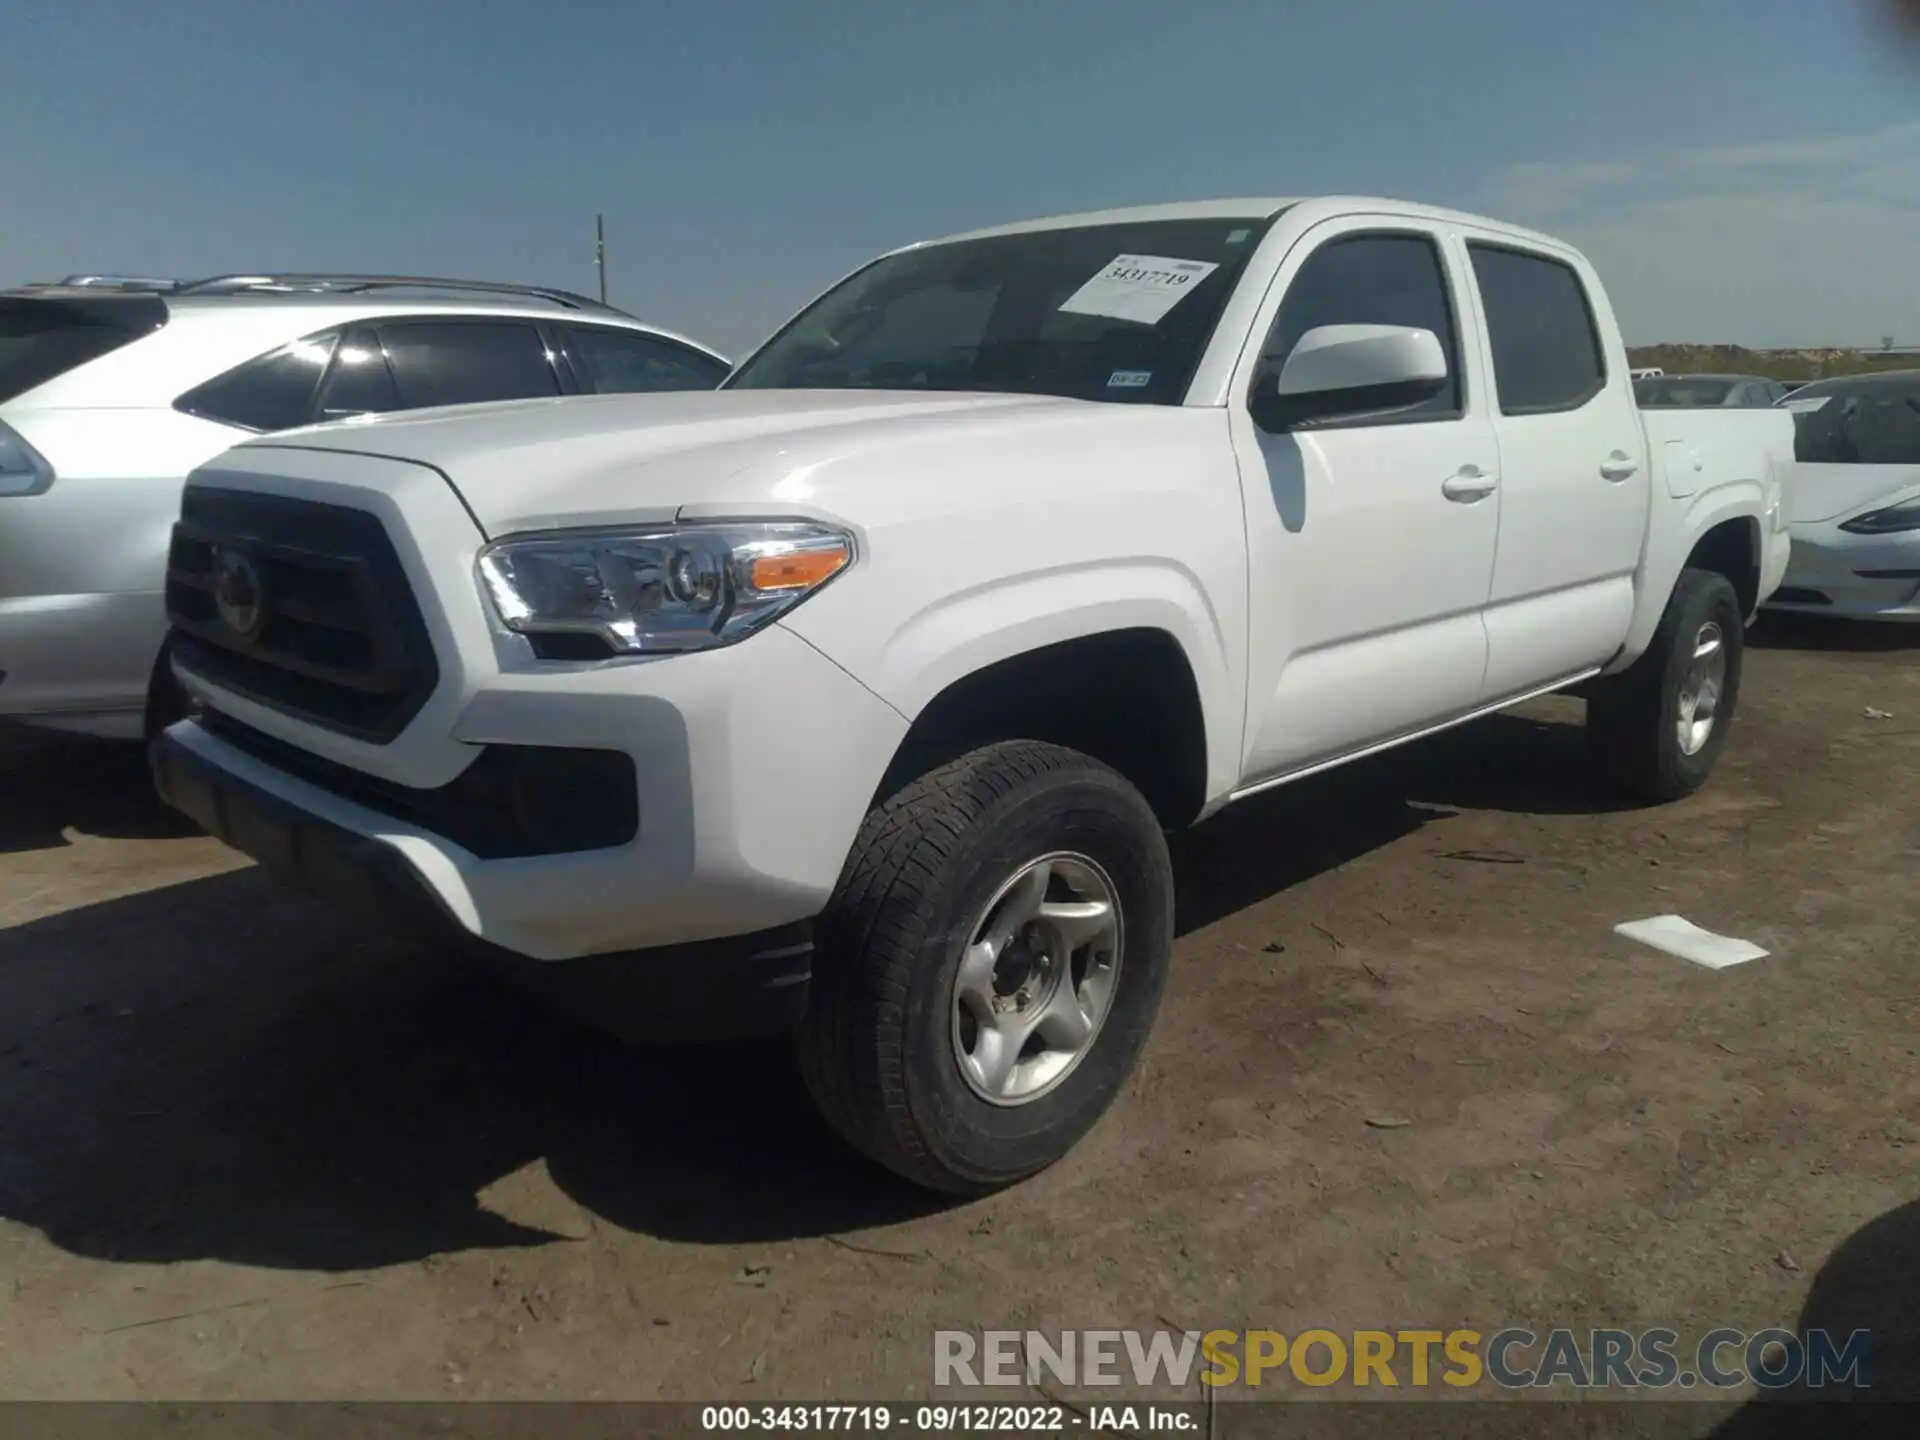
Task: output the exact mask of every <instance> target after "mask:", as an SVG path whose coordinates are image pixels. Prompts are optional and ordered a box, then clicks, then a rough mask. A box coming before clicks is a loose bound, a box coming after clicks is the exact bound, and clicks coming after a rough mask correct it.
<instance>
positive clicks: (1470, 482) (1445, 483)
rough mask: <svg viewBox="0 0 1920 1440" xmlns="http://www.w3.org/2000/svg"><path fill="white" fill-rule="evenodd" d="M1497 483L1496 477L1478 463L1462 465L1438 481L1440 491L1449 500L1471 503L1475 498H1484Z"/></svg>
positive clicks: (1463, 503) (1464, 503)
mask: <svg viewBox="0 0 1920 1440" xmlns="http://www.w3.org/2000/svg"><path fill="white" fill-rule="evenodd" d="M1499 484H1500V482H1499V481H1498V480H1497V479H1495V478H1494V477H1493V476H1491V475H1489V474H1487V472H1486V471H1484V470H1482V469H1481V468H1480V467H1479V466H1478V465H1462V466H1461V467H1460V468H1459V469H1458V470H1456V471H1454V472H1453V474H1451V475H1449V476H1448V477H1447V478H1446V479H1444V480H1442V481H1441V482H1440V493H1441V494H1442V495H1444V496H1446V497H1447V499H1449V500H1457V501H1459V502H1460V503H1461V504H1462V505H1471V504H1473V503H1474V502H1475V501H1476V500H1484V499H1486V498H1487V496H1489V495H1491V494H1492V493H1493V492H1494V490H1495V489H1496V488H1497V487H1498V486H1499Z"/></svg>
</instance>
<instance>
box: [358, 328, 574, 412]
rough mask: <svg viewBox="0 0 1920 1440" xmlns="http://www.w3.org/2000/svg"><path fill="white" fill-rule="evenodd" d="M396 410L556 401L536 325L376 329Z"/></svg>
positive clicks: (551, 370)
mask: <svg viewBox="0 0 1920 1440" xmlns="http://www.w3.org/2000/svg"><path fill="white" fill-rule="evenodd" d="M378 333H379V337H380V343H381V346H382V348H384V350H385V351H386V358H387V363H388V364H389V365H390V366H391V367H392V374H393V382H394V386H395V388H396V389H397V390H398V392H399V398H400V408H402V409H405V410H413V409H418V408H420V407H422V406H428V405H469V404H475V403H478V402H481V401H487V400H525V399H530V398H532V397H534V396H539V395H558V394H559V393H560V382H559V378H558V377H557V376H556V375H555V373H554V368H553V361H552V360H551V359H549V358H548V355H547V344H546V339H545V337H544V336H542V335H541V333H540V329H539V327H538V326H536V325H532V324H528V323H526V322H521V321H509V320H498V321H495V320H485V321H476V320H459V321H439V320H408V321H403V322H401V323H398V324H385V325H381V326H379V327H378Z"/></svg>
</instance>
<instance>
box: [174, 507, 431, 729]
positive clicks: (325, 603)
mask: <svg viewBox="0 0 1920 1440" xmlns="http://www.w3.org/2000/svg"><path fill="white" fill-rule="evenodd" d="M222 547H224V548H232V549H237V550H239V551H241V552H243V553H245V554H246V555H247V556H248V557H249V558H252V559H254V560H255V561H256V562H257V563H259V564H260V565H262V566H264V567H266V568H267V570H268V571H269V572H273V573H270V575H269V585H268V600H267V605H268V609H269V612H270V616H269V619H268V621H267V623H266V625H265V626H264V628H263V629H262V630H261V631H260V632H259V633H258V634H257V635H255V636H253V637H251V638H249V637H247V636H243V635H241V634H239V633H238V632H236V631H234V630H232V629H230V628H228V627H227V626H226V625H225V624H224V623H222V621H221V620H220V618H219V615H218V611H217V608H216V606H215V605H214V603H213V595H212V588H211V587H212V572H211V566H212V558H211V557H212V552H213V551H214V549H216V548H222ZM276 587H277V588H278V589H279V591H281V592H282V593H281V594H280V595H279V596H278V598H276V593H275V592H276ZM166 597H167V618H168V620H169V622H170V623H171V624H172V626H173V646H174V655H175V658H176V659H177V660H178V662H179V663H180V664H181V665H182V666H183V667H184V668H185V669H187V670H189V671H191V672H193V673H195V674H198V675H202V676H204V677H205V678H206V679H208V680H210V681H211V682H213V683H214V684H216V685H218V686H220V687H221V688H222V689H226V690H231V691H233V692H234V693H235V694H238V695H242V696H245V697H246V698H247V699H249V700H252V701H254V702H256V703H257V704H261V705H266V706H268V707H270V708H272V709H275V710H279V711H281V712H282V713H285V714H288V715H291V716H293V717H295V718H297V719H300V720H303V721H306V722H308V723H311V724H314V725H319V726H321V727H323V728H325V729H329V730H334V731H336V732H338V733H340V734H343V735H351V736H354V737H355V738H357V739H364V740H369V741H372V742H374V743H376V744H384V743H385V742H387V741H389V740H391V739H393V737H394V736H396V735H398V734H399V733H400V732H401V731H402V730H403V729H405V728H406V726H407V724H408V722H409V721H411V720H412V719H413V717H414V716H415V715H417V714H419V712H420V708H421V707H422V706H423V705H425V704H426V702H427V698H428V696H430V695H431V694H432V693H433V690H434V686H435V685H437V684H438V683H439V678H440V674H439V667H438V665H437V663H436V661H435V659H434V653H433V642H432V640H431V638H430V637H429V635H428V634H427V627H426V621H425V619H424V618H423V617H422V615H421V613H420V607H419V604H418V602H417V601H416V600H415V599H414V595H413V587H412V585H411V584H410V583H409V582H408V580H407V576H406V572H405V571H404V570H403V569H402V568H401V565H400V557H399V555H398V554H397V553H396V552H395V550H394V548H393V542H392V541H391V540H390V539H389V538H388V537H387V532H386V527H385V526H384V525H382V524H381V522H380V519H379V517H378V516H376V515H374V514H372V513H370V512H368V511H364V510H353V509H348V508H346V507H344V506H339V505H323V504H319V503H316V502H314V501H311V500H298V499H294V498H292V497H291V496H284V495H263V494H256V493H254V492H251V491H240V490H222V489H218V488H215V487H212V486H205V485H190V486H188V487H187V490H186V494H185V496H184V498H183V500H182V504H181V514H180V521H179V523H178V524H177V525H175V526H174V531H173V542H172V545H171V547H170V550H169V554H168V561H167V584H166Z"/></svg>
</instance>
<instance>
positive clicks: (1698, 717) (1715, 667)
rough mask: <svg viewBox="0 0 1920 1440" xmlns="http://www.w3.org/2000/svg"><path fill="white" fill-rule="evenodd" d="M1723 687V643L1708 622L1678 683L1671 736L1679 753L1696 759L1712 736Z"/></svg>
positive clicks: (1725, 681) (1725, 673)
mask: <svg viewBox="0 0 1920 1440" xmlns="http://www.w3.org/2000/svg"><path fill="white" fill-rule="evenodd" d="M1726 684H1727V641H1726V636H1725V635H1724V634H1722V633H1721V630H1720V627H1719V625H1718V624H1716V623H1715V622H1713V621H1711V620H1709V621H1708V622H1707V623H1706V624H1704V625H1702V626H1701V627H1700V629H1699V631H1698V632H1697V633H1696V634H1695V635H1694V637H1693V657H1692V658H1691V659H1690V660H1689V661H1688V662H1687V673H1686V676H1685V678H1684V679H1683V680H1681V682H1680V707H1679V714H1678V716H1677V718H1676V721H1675V733H1676V736H1677V738H1678V739H1679V742H1680V753H1681V754H1683V755H1698V754H1699V753H1700V751H1701V750H1702V749H1703V748H1704V747H1705V745H1706V743H1707V741H1708V739H1709V738H1710V737H1711V736H1712V735H1713V727H1714V723H1715V721H1716V720H1717V719H1718V717H1719V713H1720V696H1721V694H1722V692H1723V691H1724V690H1725V689H1726Z"/></svg>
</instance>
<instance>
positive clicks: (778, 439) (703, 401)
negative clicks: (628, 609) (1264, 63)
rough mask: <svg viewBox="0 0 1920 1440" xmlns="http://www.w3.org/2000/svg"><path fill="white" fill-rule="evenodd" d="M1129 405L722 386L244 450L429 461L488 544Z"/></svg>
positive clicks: (793, 492) (366, 423)
mask: <svg viewBox="0 0 1920 1440" xmlns="http://www.w3.org/2000/svg"><path fill="white" fill-rule="evenodd" d="M1131 408H1133V407H1122V406H1112V405H1102V404H1099V403H1097V402H1092V401H1081V400H1059V399H1052V398H1048V397H1031V396H1023V395H974V394H954V393H916V392H906V391H863V390H720V391H684V392H676V393H671V394H660V395H596V396H569V397H564V398H558V399H552V400H517V401H510V402H505V403H500V404H493V405H462V406H453V407H448V408H445V409H439V410H417V411H410V412H402V413H398V414H393V415H383V416H376V417H371V418H369V419H366V420H353V421H343V422H340V423H337V424H332V425H321V426H313V427H309V428H307V429H304V430H294V431H287V432H284V433H282V434H279V435H275V436H273V437H272V438H271V439H263V440H260V441H255V442H251V443H249V444H248V445H247V446H245V447H243V448H245V449H256V448H269V447H297V448H301V449H326V450H340V451H347V452H351V453H355V454H362V455H371V456H384V457H389V458H392V459H398V460H410V461H414V462H417V463H420V464H424V465H430V466H432V467H433V468H434V469H436V470H438V471H440V473H441V474H443V475H445V476H446V477H447V480H448V483H449V484H451V485H452V486H453V487H454V489H455V490H456V491H457V492H458V494H459V495H460V497H461V499H462V500H463V501H464V502H465V504H466V505H467V507H468V509H470V510H471V511H472V513H473V515H474V518H475V519H476V520H477V521H478V522H479V524H480V526H481V528H482V529H483V530H484V531H485V532H486V534H487V535H488V536H489V537H498V536H501V535H506V534H512V533H515V532H519V531H528V530H541V529H557V528H565V527H569V526H576V525H591V524H603V523H604V524H613V523H623V522H630V521H636V520H638V521H642V522H651V521H655V520H665V519H669V518H671V517H672V516H673V515H674V514H675V513H676V512H678V511H680V510H683V509H685V508H687V507H689V506H693V507H700V508H705V507H709V506H719V507H727V506H739V505H742V504H746V505H754V506H760V507H763V511H764V510H765V509H766V508H773V509H778V508H781V506H782V505H783V503H786V502H795V503H793V504H790V505H789V506H788V508H790V509H798V510H803V509H804V508H805V507H804V503H803V502H804V501H805V499H806V494H807V490H808V487H807V485H806V484H805V480H804V476H805V473H806V472H807V471H808V470H810V469H811V468H813V467H816V466H819V465H821V464H824V463H826V462H828V461H831V460H837V459H841V458H844V457H846V456H848V455H851V454H855V453H859V452H863V451H870V450H872V449H874V448H876V447H881V446H886V447H895V446H899V445H902V444H909V445H918V444H926V443H935V444H937V443H938V442H939V437H941V436H943V435H948V434H951V433H952V432H953V430H954V429H955V428H956V427H961V428H964V429H965V430H966V431H967V432H968V433H970V434H974V435H977V434H978V433H979V427H981V426H983V425H984V426H997V425H1002V424H1004V425H1006V426H1008V427H1009V428H1018V427H1022V426H1026V425H1030V424H1032V423H1033V422H1034V421H1037V420H1040V421H1044V420H1048V419H1054V418H1068V417H1071V418H1072V419H1075V420H1081V421H1089V420H1093V421H1097V420H1098V419H1099V418H1100V417H1101V416H1103V415H1107V416H1111V415H1112V414H1113V413H1114V412H1115V411H1117V410H1126V409H1131Z"/></svg>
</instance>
